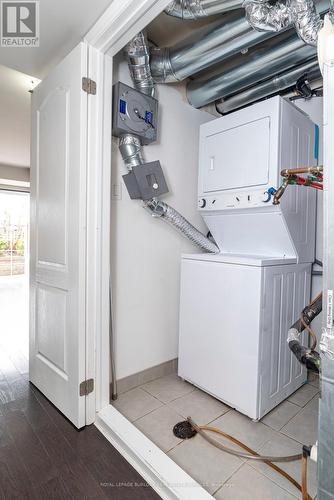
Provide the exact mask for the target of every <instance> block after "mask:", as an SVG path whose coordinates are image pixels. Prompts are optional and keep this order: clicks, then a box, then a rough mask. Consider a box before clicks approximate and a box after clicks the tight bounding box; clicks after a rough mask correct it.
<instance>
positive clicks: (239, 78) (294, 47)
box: [187, 34, 316, 108]
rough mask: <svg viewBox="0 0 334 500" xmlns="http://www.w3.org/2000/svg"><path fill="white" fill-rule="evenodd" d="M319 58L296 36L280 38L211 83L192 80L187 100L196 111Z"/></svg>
mask: <svg viewBox="0 0 334 500" xmlns="http://www.w3.org/2000/svg"><path fill="white" fill-rule="evenodd" d="M315 56H316V50H315V49H314V47H311V46H309V45H305V44H304V43H303V42H302V41H301V40H300V39H299V38H298V36H297V35H296V34H292V35H290V36H289V37H286V35H285V34H284V35H281V37H280V38H279V39H278V40H277V42H276V43H275V44H274V45H272V46H270V47H267V48H262V49H258V50H254V51H253V52H252V53H251V54H246V55H245V56H243V57H240V58H239V59H237V60H236V63H235V66H234V67H233V68H232V69H230V68H229V66H227V67H226V69H225V68H224V67H222V68H221V72H220V73H219V74H218V75H216V76H213V77H210V78H208V79H203V80H202V79H198V80H192V81H191V82H190V83H189V84H188V86H187V97H188V100H189V102H190V104H192V105H193V106H194V107H195V108H200V107H202V106H205V105H206V104H209V103H210V102H213V101H216V100H218V99H222V98H225V97H227V96H230V95H232V94H236V93H237V92H240V91H241V90H243V89H245V88H247V87H251V86H252V85H255V84H256V83H257V82H260V81H262V80H265V79H266V78H269V77H271V76H275V75H276V74H277V73H280V72H283V71H286V70H288V69H289V68H293V67H295V66H297V65H299V64H301V63H302V62H305V61H308V60H310V59H312V58H314V57H315Z"/></svg>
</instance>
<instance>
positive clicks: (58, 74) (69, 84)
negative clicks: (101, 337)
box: [30, 43, 88, 427]
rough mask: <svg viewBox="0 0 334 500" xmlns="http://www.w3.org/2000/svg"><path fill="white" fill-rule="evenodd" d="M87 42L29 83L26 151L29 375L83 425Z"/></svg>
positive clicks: (71, 418) (74, 422)
mask: <svg viewBox="0 0 334 500" xmlns="http://www.w3.org/2000/svg"><path fill="white" fill-rule="evenodd" d="M83 76H87V46H86V44H84V43H81V44H79V45H78V46H77V47H76V48H75V49H74V50H73V51H72V52H71V53H70V54H69V55H68V56H67V57H66V58H65V59H64V60H63V61H62V62H61V63H60V64H59V65H58V66H57V67H56V68H55V69H54V70H53V71H52V72H51V73H50V75H49V76H48V77H47V78H46V79H45V80H43V81H42V82H41V84H40V85H39V86H38V87H37V88H36V89H35V90H34V93H33V96H32V148H31V150H32V152H31V265H30V266H31V269H30V272H31V274H30V290H31V304H30V380H31V382H33V383H34V384H35V385H36V386H37V387H38V389H40V390H41V392H43V394H44V395H45V396H46V397H47V398H48V399H49V400H50V401H51V402H52V403H53V404H54V405H55V406H56V407H57V408H58V409H59V410H60V411H61V412H62V413H64V415H65V416H66V417H67V418H68V419H69V420H71V422H73V424H74V425H76V426H77V427H82V426H84V425H85V418H86V417H85V397H84V396H81V397H80V395H79V385H80V383H81V382H82V381H84V380H85V378H86V377H85V355H86V352H85V349H86V339H85V335H86V325H85V316H86V314H85V300H86V293H85V288H86V183H87V159H86V149H87V99H88V95H87V94H86V93H85V92H83V91H82V88H81V87H82V83H81V82H82V77H83Z"/></svg>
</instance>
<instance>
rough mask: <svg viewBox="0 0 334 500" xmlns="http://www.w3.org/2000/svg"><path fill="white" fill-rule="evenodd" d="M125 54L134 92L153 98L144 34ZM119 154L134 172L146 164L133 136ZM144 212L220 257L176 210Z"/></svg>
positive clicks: (156, 207) (158, 205) (156, 205)
mask: <svg viewBox="0 0 334 500" xmlns="http://www.w3.org/2000/svg"><path fill="white" fill-rule="evenodd" d="M125 54H126V57H127V60H128V65H129V70H130V74H131V77H132V81H133V84H134V86H135V88H136V89H137V90H139V91H141V92H143V93H144V94H146V95H150V96H153V95H154V81H153V78H152V76H151V68H150V57H149V48H148V43H147V40H146V36H145V34H144V33H143V32H140V33H138V35H136V36H135V37H134V38H133V40H131V42H130V43H129V44H128V45H127V46H126V48H125ZM119 151H120V153H121V155H122V158H123V161H124V165H125V166H126V168H127V170H128V171H129V172H131V170H132V169H133V167H137V166H140V165H144V164H145V160H144V158H143V152H142V145H141V142H140V139H139V137H137V136H136V135H134V134H123V135H121V137H120V139H119ZM144 206H145V208H147V209H148V210H149V211H150V213H151V214H152V215H153V216H155V217H161V219H163V220H165V221H166V222H169V223H170V224H171V225H172V226H173V227H174V228H176V229H177V230H178V231H180V232H181V233H182V234H183V235H184V236H185V237H186V238H188V239H189V240H190V241H192V242H193V243H195V244H196V245H197V246H198V247H200V248H201V249H202V250H204V251H206V252H211V253H217V252H219V248H218V247H217V246H216V245H215V243H213V242H212V241H211V240H209V239H208V238H207V237H206V236H205V235H204V234H202V233H201V232H200V231H198V230H197V229H196V228H195V227H194V226H193V225H192V224H190V222H188V221H187V220H186V219H185V218H184V217H183V216H182V215H181V214H179V213H178V212H177V211H176V210H175V209H174V208H172V207H170V206H169V205H167V203H164V202H163V201H160V200H158V199H157V198H153V199H152V200H149V201H146V202H145V205H144Z"/></svg>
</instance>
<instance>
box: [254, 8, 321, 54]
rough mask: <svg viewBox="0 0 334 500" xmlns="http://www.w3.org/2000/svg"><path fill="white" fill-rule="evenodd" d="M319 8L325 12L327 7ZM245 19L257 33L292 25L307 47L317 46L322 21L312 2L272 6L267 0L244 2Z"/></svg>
mask: <svg viewBox="0 0 334 500" xmlns="http://www.w3.org/2000/svg"><path fill="white" fill-rule="evenodd" d="M321 4H325V2H323V1H322V2H320V5H319V8H320V11H321V10H326V9H328V8H329V5H328V6H326V5H324V7H322V5H321ZM244 8H245V12H246V18H247V20H248V22H249V24H250V25H251V26H253V28H254V29H256V30H259V31H275V32H278V31H281V30H282V29H284V28H286V27H288V26H290V25H292V24H294V25H295V28H296V31H297V33H298V35H299V36H300V38H301V39H302V40H303V41H304V42H305V43H307V44H308V45H313V46H315V45H316V44H317V38H318V32H319V30H320V29H321V28H322V26H323V21H322V20H321V18H320V15H319V14H318V12H317V9H316V7H315V4H314V1H313V0H286V1H285V2H281V1H277V2H276V3H274V4H272V3H270V2H269V0H245V2H244Z"/></svg>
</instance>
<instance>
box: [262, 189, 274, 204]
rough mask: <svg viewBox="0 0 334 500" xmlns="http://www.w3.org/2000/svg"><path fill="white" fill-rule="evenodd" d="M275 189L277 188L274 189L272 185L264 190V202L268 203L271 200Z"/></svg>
mask: <svg viewBox="0 0 334 500" xmlns="http://www.w3.org/2000/svg"><path fill="white" fill-rule="evenodd" d="M276 191H277V189H275V188H274V187H271V188H269V189H268V191H266V194H267V196H268V198H267V199H266V200H263V201H264V203H268V202H269V201H270V200H271V197H272V196H273V195H274V194H275V193H276Z"/></svg>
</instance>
